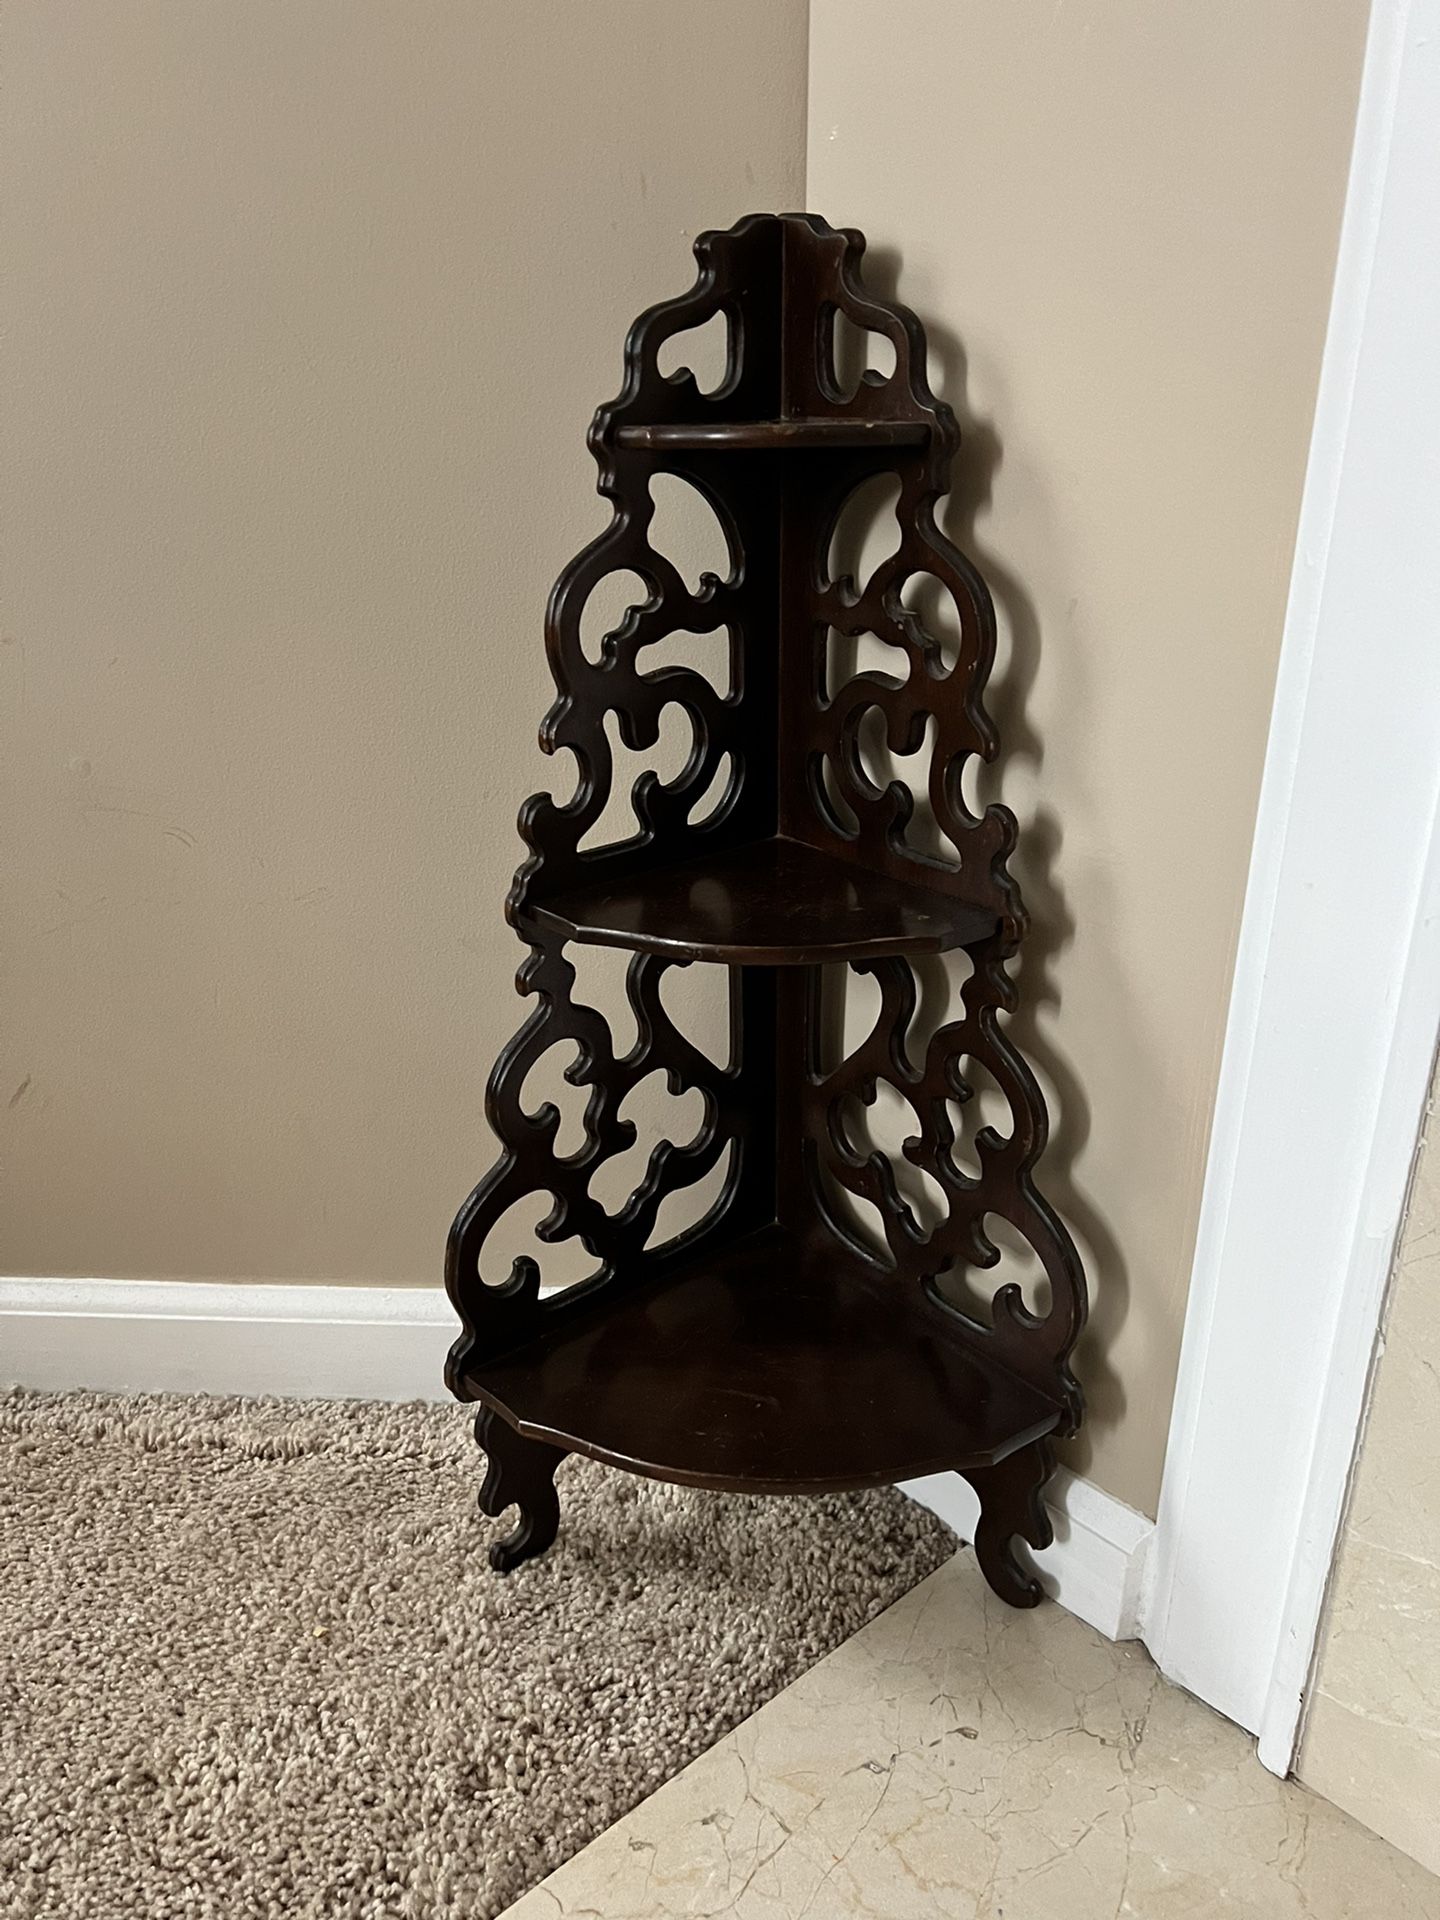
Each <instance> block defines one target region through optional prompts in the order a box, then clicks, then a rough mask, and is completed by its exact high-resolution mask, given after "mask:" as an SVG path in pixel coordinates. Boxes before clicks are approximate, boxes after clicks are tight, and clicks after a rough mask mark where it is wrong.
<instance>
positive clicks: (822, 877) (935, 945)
mask: <svg viewBox="0 0 1440 1920" xmlns="http://www.w3.org/2000/svg"><path fill="white" fill-rule="evenodd" d="M525 911H526V915H527V917H529V918H530V919H532V920H534V921H535V922H536V924H537V925H538V926H540V927H541V928H543V929H545V930H546V931H548V932H552V933H559V934H561V935H563V937H564V938H565V939H567V940H578V941H580V942H582V943H583V944H585V945H588V946H594V947H626V948H629V949H630V950H631V951H633V952H639V953H661V954H666V955H668V956H669V957H670V958H671V959H674V960H720V961H724V962H726V963H728V964H729V965H731V966H737V965H740V966H743V965H750V966H772V967H774V966H814V965H816V964H817V963H820V962H823V961H834V960H861V959H865V958H867V957H870V958H874V957H877V956H879V955H881V954H902V953H910V954H919V953H944V952H946V951H948V950H949V949H950V948H952V947H967V946H972V945H974V943H975V942H976V941H978V940H984V939H986V938H987V937H988V936H989V935H990V934H991V933H993V932H994V930H995V926H996V918H995V915H994V913H992V912H991V911H989V909H987V908H982V907H975V906H972V905H970V904H969V902H967V901H964V900H956V899H955V898H954V897H953V896H952V895H950V894H948V893H941V892H940V891H939V890H938V889H937V888H934V887H929V886H926V885H924V884H923V883H922V882H918V881H910V880H895V879H892V878H891V877H890V875H889V874H884V873H875V872H872V871H871V870H870V869H869V868H867V867H860V866H856V865H854V864H853V863H852V862H850V861H847V860H840V859H837V858H836V857H835V856H834V855H833V854H828V853H821V852H820V851H819V850H818V849H817V848H815V847H809V846H806V845H804V844H803V843H802V842H801V841H798V840H786V839H782V838H776V839H773V840H756V841H751V842H749V843H748V844H747V845H745V846H740V847H732V848H730V849H729V850H728V851H726V852H722V853H713V854H707V855H706V856H704V857H703V858H702V859H699V860H696V861H693V862H687V863H686V864H684V865H679V866H673V867H661V868H657V869H652V870H651V871H650V872H647V873H640V874H635V875H631V876H628V877H622V876H620V875H618V874H613V875H612V876H611V877H610V878H608V879H605V880H602V881H598V882H597V883H596V884H595V885H594V886H590V887H577V888H574V889H572V890H571V891H568V892H564V893H559V894H553V895H551V896H550V897H549V898H548V899H544V898H542V899H532V900H531V901H530V902H529V903H528V905H527V907H526V910H525Z"/></svg>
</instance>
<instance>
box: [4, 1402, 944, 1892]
mask: <svg viewBox="0 0 1440 1920" xmlns="http://www.w3.org/2000/svg"><path fill="white" fill-rule="evenodd" d="M480 1471H481V1468H480V1456H479V1455H478V1454H477V1453H476V1451H475V1449H474V1446H473V1444H472V1442H471V1439H470V1434H469V1423H468V1420H467V1417H466V1415H465V1413H464V1411H463V1410H461V1409H459V1408H448V1407H418V1406H410V1407H391V1406H375V1405H370V1404H356V1403H346V1402H324V1403H322V1402H308V1403H300V1402H293V1401H292V1402H276V1401H260V1400H248V1401H241V1400H220V1399H171V1398H161V1397H158V1396H157V1397H140V1396H109V1395H101V1394H65V1395H49V1394H11V1395H8V1396H0V1712H3V1728H0V1776H3V1778H0V1914H3V1915H4V1916H5V1917H6V1920H10V1916H24V1920H40V1917H41V1916H44V1920H50V1917H51V1916H55V1917H56V1920H62V1917H63V1920H72V1916H74V1917H76V1920H78V1917H79V1916H84V1920H122V1916H127V1917H128V1916H143V1917H144V1920H190V1916H202V1915H203V1916H206V1920H209V1917H210V1916H215V1920H219V1917H220V1916H224V1920H249V1916H253V1915H265V1916H271V1915H274V1916H284V1917H285V1920H298V1917H299V1916H317V1920H318V1916H322V1915H323V1916H324V1920H341V1917H342V1916H357V1917H359V1916H364V1917H365V1920H370V1917H371V1916H388V1915H392V1914H393V1915H397V1916H405V1920H461V1916H463V1920H487V1917H488V1916H491V1915H495V1914H498V1913H500V1912H502V1911H503V1909H504V1908H505V1907H506V1906H507V1905H509V1904H510V1902H512V1901H513V1900H515V1899H517V1898H518V1896H519V1895H520V1894H521V1893H522V1892H523V1891H524V1890H525V1888H527V1887H528V1886H531V1885H533V1883H534V1882H535V1881H537V1880H539V1879H541V1878H542V1877H543V1876H544V1875H545V1874H546V1873H548V1872H549V1871H550V1869H551V1868H552V1867H554V1866H557V1865H558V1864H559V1862H560V1861H562V1860H564V1859H566V1858H567V1857H568V1856H569V1855H570V1854H571V1853H573V1852H574V1851H575V1850H576V1849H577V1848H578V1847H581V1846H583V1845H584V1844H585V1842H586V1841H587V1840H589V1839H591V1838H592V1837H593V1836H594V1835H595V1834H597V1833H599V1832H600V1831H601V1830H602V1829H603V1828H604V1827H606V1826H608V1825H609V1824H610V1823H611V1822H612V1821H614V1820H615V1819H617V1818H618V1817H619V1816H620V1815H621V1814H622V1813H624V1812H625V1811H626V1810H627V1809H628V1808H629V1807H631V1806H633V1805H634V1804H635V1802H636V1801H638V1800H640V1799H642V1798H643V1797H644V1796H645V1795H646V1794H648V1793H650V1792H652V1791H653V1790H654V1789H655V1788H656V1787H658V1786H659V1785H660V1784H661V1782H662V1781H664V1780H665V1779H667V1778H668V1777H669V1776H670V1775H671V1774H672V1773H674V1772H676V1771H677V1769H679V1768H680V1767H682V1766H683V1765H684V1764H685V1763H686V1762H687V1761H688V1760H690V1759H692V1758H693V1757H694V1756H695V1755H696V1754H697V1753H699V1752H701V1751H702V1750H703V1749H704V1748H705V1747H707V1746H709V1745H711V1744H712V1743H713V1742H714V1741H715V1740H716V1739H717V1738H718V1737H719V1735H720V1734H721V1733H723V1732H724V1731H726V1730H727V1729H728V1728H730V1727H732V1726H734V1725H735V1724H736V1723H737V1722H738V1721H739V1720H741V1719H743V1718H744V1717H745V1716H746V1715H748V1714H750V1713H752V1712H754V1710H755V1709H756V1708H757V1707H758V1706H759V1705H760V1704H761V1703H762V1702H763V1701H765V1700H766V1699H768V1698H769V1697H770V1696H771V1695H772V1694H774V1693H775V1692H777V1691H778V1690H779V1689H780V1688H781V1687H783V1686H785V1685H786V1684H787V1683H788V1682H789V1681H791V1680H793V1679H795V1678H796V1676H797V1675H798V1674H800V1673H802V1672H803V1671H804V1670H805V1669H806V1668H807V1667H809V1666H810V1665H811V1664H812V1663H813V1662H815V1661H816V1660H818V1659H820V1657H821V1656H822V1655H823V1654H825V1653H827V1652H829V1651H830V1649H831V1648H833V1647H835V1646H837V1645H838V1644H839V1643H840V1642H841V1641H842V1640H844V1639H846V1638H847V1637H848V1636H849V1635H850V1634H852V1633H854V1632H855V1631H856V1630H857V1628H859V1627H860V1626H862V1625H863V1624H864V1623H865V1621H867V1620H869V1619H871V1618H872V1617H873V1616H874V1615H875V1614H876V1613H878V1612H879V1611H880V1610H881V1608H883V1607H885V1606H888V1605H889V1603H890V1602H891V1601H892V1600H894V1599H896V1598H897V1597H898V1596H899V1595H900V1594H902V1593H904V1592H905V1591H906V1590H907V1589H908V1588H910V1587H911V1586H913V1585H914V1584H915V1582H917V1581H918V1580H920V1579H922V1578H923V1577H924V1576H925V1575H926V1574H928V1573H930V1572H932V1571H933V1570H934V1569H935V1568H936V1567H937V1566H939V1565H940V1563H941V1562H942V1561H943V1560H944V1559H946V1558H947V1557H948V1555H949V1554H950V1553H951V1552H953V1550H954V1546H955V1542H954V1540H953V1538H952V1537H951V1535H950V1534H949V1533H948V1532H947V1531H946V1530H945V1529H944V1527H942V1526H941V1525H940V1523H939V1522H938V1521H936V1520H934V1519H933V1518H932V1517H931V1516H930V1515H929V1514H927V1513H925V1512H924V1511H922V1510H921V1509H920V1508H919V1507H916V1506H914V1505H913V1504H912V1503H911V1502H909V1501H907V1500H906V1499H905V1498H904V1497H903V1496H902V1495H900V1494H898V1493H894V1492H892V1491H889V1490H885V1491H881V1492H875V1493H865V1494H846V1495H839V1496H833V1497H830V1498H826V1499H821V1500H752V1499H743V1498H738V1497H735V1496H729V1495H719V1494H702V1493H691V1492H688V1491H685V1490H682V1489H679V1488H671V1487H659V1486H651V1485H649V1484H647V1483H645V1482H643V1481H638V1480H634V1479H631V1478H629V1477H627V1476H625V1475H621V1474H618V1473H611V1472H608V1471H606V1470H605V1469H603V1468H600V1467H596V1466H594V1465H593V1464H591V1463H590V1462H588V1461H580V1460H570V1461H568V1462H567V1463H566V1464H565V1465H564V1466H563V1467H562V1468H561V1470H560V1480H559V1485H560V1490H561V1501H562V1512H563V1521H562V1531H561V1535H560V1539H559V1541H558V1542H557V1544H556V1546H555V1547H554V1548H552V1550H551V1552H550V1554H549V1555H548V1556H547V1557H546V1558H544V1559H542V1560H539V1561H534V1562H532V1563H530V1564H529V1565H528V1566H525V1567H523V1568H521V1569H520V1570H519V1571H518V1572H517V1573H514V1574H512V1575H510V1576H509V1578H508V1579H499V1578H497V1577H496V1576H495V1575H494V1574H492V1573H491V1572H490V1570H489V1568H488V1567H487V1565H486V1564H485V1548H486V1546H487V1544H488V1542H489V1541H490V1540H491V1539H492V1538H494V1537H495V1535H496V1533H497V1532H498V1531H500V1530H501V1529H502V1528H503V1527H505V1526H507V1525H508V1524H509V1521H508V1520H506V1521H503V1522H500V1523H496V1522H492V1521H487V1520H483V1519H482V1518H480V1516H479V1515H478V1514H477V1513H476V1511H475V1505H474V1501H475V1493H476V1490H477V1488H478V1485H479V1479H480ZM511 1517H512V1518H513V1516H511Z"/></svg>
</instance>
